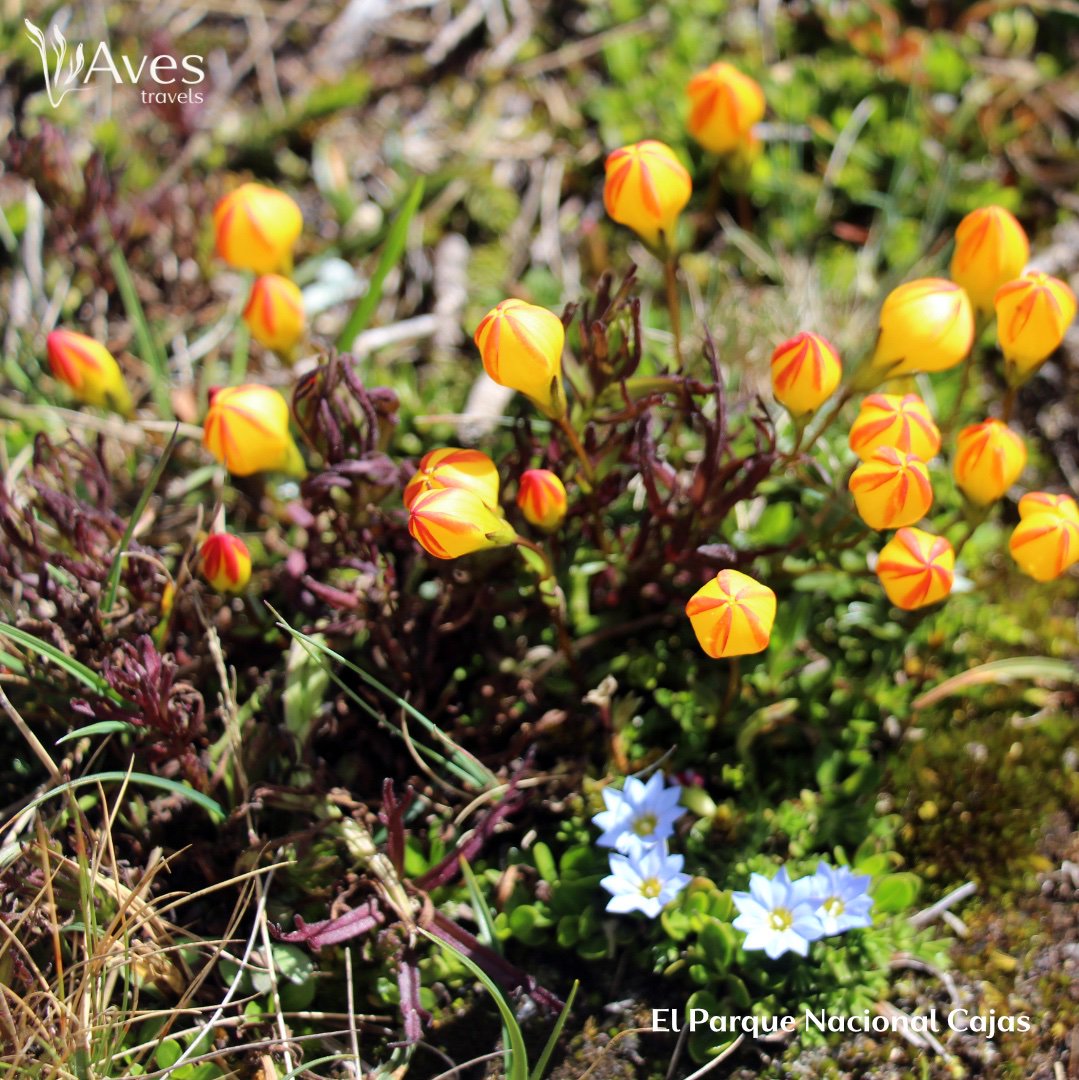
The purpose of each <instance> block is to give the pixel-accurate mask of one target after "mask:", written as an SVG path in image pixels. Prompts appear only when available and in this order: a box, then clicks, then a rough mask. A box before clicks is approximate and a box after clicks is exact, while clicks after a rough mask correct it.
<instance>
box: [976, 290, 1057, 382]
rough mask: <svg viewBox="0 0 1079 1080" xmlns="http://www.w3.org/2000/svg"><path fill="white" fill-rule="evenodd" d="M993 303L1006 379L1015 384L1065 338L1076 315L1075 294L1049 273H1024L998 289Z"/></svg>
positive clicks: (1046, 357)
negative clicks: (1005, 367) (1005, 368)
mask: <svg viewBox="0 0 1079 1080" xmlns="http://www.w3.org/2000/svg"><path fill="white" fill-rule="evenodd" d="M994 306H995V307H996V310H997V339H998V340H999V341H1000V349H1001V352H1003V353H1004V361H1005V364H1006V366H1007V369H1008V378H1009V379H1010V380H1011V381H1012V382H1013V383H1017V382H1022V381H1023V379H1025V378H1026V377H1027V376H1028V375H1030V374H1031V373H1032V372H1033V371H1034V369H1035V368H1037V367H1038V365H1039V364H1040V363H1042V361H1043V360H1047V359H1048V358H1049V356H1050V354H1051V353H1052V352H1053V350H1054V349H1055V348H1056V347H1057V346H1058V345H1059V344H1060V343H1061V342H1062V341H1063V340H1064V335H1065V333H1066V332H1067V330H1068V327H1069V326H1071V324H1072V320H1073V319H1074V318H1075V293H1073V292H1072V291H1071V289H1069V288H1068V286H1067V285H1065V284H1064V282H1063V281H1060V280H1058V279H1057V278H1055V277H1050V276H1049V275H1048V274H1033V273H1032V274H1025V275H1024V276H1023V277H1021V278H1019V279H1018V280H1016V281H1009V282H1008V283H1007V284H1006V285H1002V286H1001V287H1000V289H998V290H997V295H996V299H995V300H994Z"/></svg>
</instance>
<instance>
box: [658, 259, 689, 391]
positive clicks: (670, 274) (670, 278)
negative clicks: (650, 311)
mask: <svg viewBox="0 0 1079 1080" xmlns="http://www.w3.org/2000/svg"><path fill="white" fill-rule="evenodd" d="M663 272H664V277H665V278H666V282H667V311H668V312H669V313H670V317H671V333H673V334H674V356H675V361H676V365H675V370H676V371H682V369H683V366H684V363H685V359H684V357H683V355H682V307H681V304H680V303H679V299H678V253H677V252H676V251H673V250H672V251H670V252H669V253H668V255H667V258H666V259H665V260H664V263H663Z"/></svg>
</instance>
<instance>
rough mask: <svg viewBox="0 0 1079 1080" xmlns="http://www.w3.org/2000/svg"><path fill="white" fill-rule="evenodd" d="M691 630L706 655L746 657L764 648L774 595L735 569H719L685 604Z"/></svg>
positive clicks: (720, 657)
mask: <svg viewBox="0 0 1079 1080" xmlns="http://www.w3.org/2000/svg"><path fill="white" fill-rule="evenodd" d="M686 614H687V615H688V616H689V621H690V624H691V625H692V627H693V632H694V633H695V634H696V635H697V640H698V641H699V642H700V643H701V648H702V649H704V651H705V652H706V653H708V655H709V656H711V657H713V658H714V659H717V660H719V659H722V658H723V657H726V656H749V655H751V654H752V653H759V652H762V651H763V650H764V649H766V648H767V647H768V642H769V640H770V639H771V636H772V624H773V623H774V622H775V618H776V594H775V593H774V592H772V590H771V589H769V588H768V586H767V585H762V584H761V583H760V582H759V581H755V580H754V579H753V578H751V577H750V576H749V575H748V574H743V573H741V572H740V571H738V570H721V571H720V572H719V573H718V574H717V575H716V576H715V577H714V578H713V579H712V580H711V581H709V582H708V584H707V585H705V586H703V587H702V588H700V589H698V590H697V592H696V593H694V594H693V596H692V597H691V598H690V600H689V603H688V604H686Z"/></svg>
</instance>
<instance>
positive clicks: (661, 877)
mask: <svg viewBox="0 0 1079 1080" xmlns="http://www.w3.org/2000/svg"><path fill="white" fill-rule="evenodd" d="M684 862H685V860H684V859H683V858H682V856H681V855H671V854H669V853H668V851H667V845H666V844H665V843H659V844H653V845H651V846H650V847H647V848H634V849H632V850H631V851H630V853H629V854H628V855H615V854H612V855H611V857H610V863H611V873H610V875H609V876H607V877H605V878H604V879H603V880H602V881H601V882H600V885H602V886H603V888H604V889H606V890H607V892H609V893H610V894H611V899H610V900H609V901H608V902H607V910H608V911H609V912H611V913H612V914H614V915H628V914H629V913H630V912H631V911H639V912H641V913H642V914H644V915H647V916H648V918H650V919H654V918H655V917H656V916H657V915H658V914H659V913H660V912H661V911H662V910H663V909H664V908H665V907H666V906H667V905H668V904H669V903H670V902H671V901H672V900H673V899H674V898H675V897H676V896H677V895H678V894H679V893H680V892H681V891H682V890H683V889H684V888H685V887H686V886H687V885H688V884H689V882H690V880H691V879H690V876H689V874H683V873H682V865H683V863H684Z"/></svg>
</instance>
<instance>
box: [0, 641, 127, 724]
mask: <svg viewBox="0 0 1079 1080" xmlns="http://www.w3.org/2000/svg"><path fill="white" fill-rule="evenodd" d="M0 635H3V636H4V637H7V638H10V639H11V640H12V641H14V642H17V643H18V644H19V645H22V646H23V647H24V648H27V649H29V650H30V651H31V652H35V653H37V654H38V656H40V657H42V658H43V659H45V660H51V661H52V662H53V663H54V664H55V665H56V666H57V667H59V668H62V669H63V670H64V671H66V672H67V673H68V674H69V675H70V676H71V677H72V678H73V679H76V680H77V681H78V682H81V683H82V684H83V686H86V687H88V688H89V689H91V690H93V691H94V693H96V694H100V695H101V696H102V697H106V698H108V699H109V701H112V702H114V703H115V704H117V705H127V704H128V702H127V701H125V700H124V699H123V698H122V697H121V696H120V695H119V694H118V693H117V692H116V691H115V690H113V688H112V687H111V686H109V684H108V683H107V682H106V681H105V680H104V679H103V678H102V677H101V676H100V675H98V673H97V672H96V671H91V670H90V668H88V667H87V666H86V665H85V664H81V663H79V661H78V660H73V659H72V658H71V657H70V656H68V655H67V653H63V652H61V651H60V650H59V649H58V648H57V647H56V646H55V645H50V644H49V643H48V642H47V641H42V640H41V638H36V637H34V635H33V634H28V633H27V632H26V631H25V630H20V629H19V628H18V627H17V626H11V625H9V624H8V623H4V622H0Z"/></svg>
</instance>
